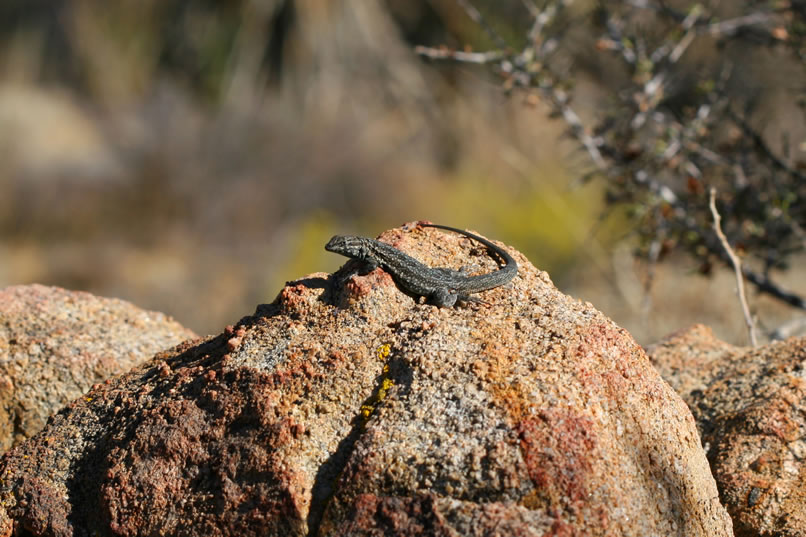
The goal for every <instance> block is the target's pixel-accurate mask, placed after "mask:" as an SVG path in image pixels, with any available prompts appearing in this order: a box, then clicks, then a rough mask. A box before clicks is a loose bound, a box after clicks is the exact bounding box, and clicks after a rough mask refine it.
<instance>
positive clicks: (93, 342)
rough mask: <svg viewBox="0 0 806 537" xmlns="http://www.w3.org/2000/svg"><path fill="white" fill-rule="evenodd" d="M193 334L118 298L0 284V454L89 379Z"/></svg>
mask: <svg viewBox="0 0 806 537" xmlns="http://www.w3.org/2000/svg"><path fill="white" fill-rule="evenodd" d="M193 337H196V335H195V334H194V333H193V332H191V331H190V330H188V329H186V328H184V327H182V326H181V325H180V324H179V323H177V322H176V321H174V320H173V319H171V318H170V317H168V316H166V315H164V314H162V313H156V312H153V311H145V310H142V309H140V308H138V307H136V306H134V305H132V304H130V303H128V302H124V301H123V300H117V299H113V298H101V297H97V296H93V295H91V294H89V293H82V292H77V291H67V290H65V289H60V288H58V287H46V286H43V285H18V286H13V287H7V288H5V289H0V452H3V451H6V450H7V449H9V448H10V447H12V446H13V445H15V444H17V443H19V442H21V441H23V440H25V439H26V438H28V437H30V436H32V435H33V434H35V433H37V432H38V431H39V430H40V429H42V427H44V425H45V422H46V421H47V419H48V417H50V415H51V414H53V413H54V412H56V411H57V410H59V409H60V408H62V407H63V406H64V405H66V404H67V403H69V402H70V401H72V400H73V399H75V398H76V397H79V396H80V395H81V394H83V393H84V392H86V391H87V390H89V389H90V387H91V386H92V385H93V384H96V383H98V382H102V381H104V380H106V379H107V378H109V377H111V376H113V375H117V374H120V373H123V372H125V371H128V370H129V369H131V368H132V367H133V366H135V365H136V364H138V363H141V362H144V361H145V360H147V359H148V358H151V357H152V356H153V355H154V354H155V353H156V352H158V351H161V350H163V349H167V348H168V347H173V346H174V345H176V344H178V343H180V342H182V341H184V340H186V339H190V338H193Z"/></svg>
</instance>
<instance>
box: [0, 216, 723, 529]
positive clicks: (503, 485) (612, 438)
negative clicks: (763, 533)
mask: <svg viewBox="0 0 806 537" xmlns="http://www.w3.org/2000/svg"><path fill="white" fill-rule="evenodd" d="M381 240H383V241H385V242H387V243H389V244H391V245H393V246H395V247H396V248H399V249H401V250H403V251H406V252H408V253H410V254H412V255H414V256H416V257H418V258H419V259H420V260H422V261H423V262H425V263H427V264H428V265H431V266H452V267H455V268H458V267H460V266H475V269H476V270H480V271H487V270H494V269H495V268H496V265H495V263H494V262H493V261H492V259H491V258H490V257H489V256H488V255H487V253H486V250H485V249H484V248H483V247H480V246H479V245H478V244H477V243H476V242H474V241H472V240H470V239H467V238H464V237H460V236H458V235H454V234H451V233H446V232H443V231H440V230H437V229H432V228H425V229H423V228H417V227H416V226H408V227H406V228H400V229H394V230H391V231H388V232H386V233H384V234H383V235H382V236H381ZM510 251H511V252H512V255H513V256H514V257H515V258H516V259H517V260H518V262H519V264H520V272H519V275H518V276H517V277H516V278H515V280H513V281H512V282H511V283H509V284H507V285H505V286H503V287H500V288H497V289H494V290H491V291H487V292H485V293H483V294H482V298H483V299H484V300H485V302H487V304H486V305H485V304H471V305H470V306H468V307H464V308H451V309H440V308H436V307H434V306H432V305H428V304H423V303H420V301H418V300H416V299H415V298H414V297H412V296H409V295H408V294H405V293H403V292H401V291H400V289H399V288H398V287H397V286H396V284H395V283H394V281H393V280H392V278H391V277H390V276H389V274H387V273H386V272H384V271H383V270H382V269H376V270H374V271H372V272H370V273H368V274H363V275H362V274H359V273H356V271H357V270H358V269H359V268H360V264H359V263H357V262H355V261H349V262H348V263H347V264H346V265H345V266H344V267H343V268H342V270H340V271H338V272H336V273H335V274H332V275H331V274H314V275H311V276H308V277H306V278H304V279H301V280H298V281H295V282H291V283H289V284H288V285H287V286H286V287H285V288H284V289H283V290H282V292H281V293H280V295H279V296H278V297H277V299H276V300H275V301H274V302H273V303H272V304H269V305H265V306H260V307H258V309H257V311H256V312H255V314H254V315H253V316H252V317H247V318H245V319H242V320H241V321H240V322H239V323H238V324H237V325H236V326H233V327H230V328H228V329H227V330H226V331H225V332H224V333H223V334H221V335H219V336H216V337H212V338H209V339H207V340H206V341H204V342H201V343H198V342H197V343H186V344H183V345H181V346H179V347H177V348H175V349H173V350H171V351H168V352H163V353H161V354H158V355H157V356H155V357H154V358H153V359H152V360H151V361H150V362H148V363H146V364H143V365H141V366H139V367H137V368H135V369H134V370H132V371H131V372H129V373H127V374H125V375H123V376H120V377H117V378H115V379H112V380H109V381H107V382H105V383H104V384H103V385H101V386H97V387H95V388H94V389H93V390H91V391H90V392H89V393H88V394H86V396H84V397H82V398H81V399H78V400H76V401H75V402H73V403H72V404H71V405H70V406H69V407H68V408H67V409H65V410H64V411H63V412H61V413H60V414H59V415H58V416H56V417H55V418H54V419H53V421H52V422H50V423H49V424H48V426H47V427H46V428H45V430H43V431H42V432H41V433H40V434H38V435H37V436H35V437H34V438H32V439H31V440H29V441H28V442H26V443H24V444H22V445H20V446H19V447H17V448H15V449H14V450H13V451H11V452H9V453H7V454H6V455H5V456H4V457H3V459H2V460H1V461H0V506H2V507H0V535H9V534H11V533H12V532H14V531H17V532H24V533H25V535H58V536H70V535H72V536H78V535H211V536H215V535H238V536H241V537H244V536H250V535H260V536H266V535H268V536H271V535H278V536H279V535H282V536H294V535H322V536H325V535H332V536H354V535H378V536H380V535H392V536H394V535H399V536H402V535H444V536H457V535H491V536H492V535H523V536H531V535H534V536H542V535H592V536H596V535H634V536H646V535H663V536H671V535H678V536H686V537H691V536H708V537H713V536H717V537H727V536H730V535H732V531H731V522H730V519H729V517H728V515H727V513H726V511H725V510H724V508H723V507H722V506H721V505H720V503H719V500H718V498H717V490H716V485H715V483H714V480H713V477H712V476H711V473H710V471H709V468H708V463H707V461H706V458H705V454H704V452H703V450H702V448H701V447H700V441H699V436H698V434H697V430H696V428H695V424H694V420H693V418H692V416H691V413H690V412H689V411H688V409H687V408H686V405H685V403H684V402H683V401H682V400H681V399H680V397H679V396H678V395H677V394H676V393H675V392H674V391H673V390H672V389H671V388H670V387H669V386H668V385H667V384H666V383H665V382H663V380H662V379H661V378H660V376H659V375H658V373H657V372H656V371H655V370H654V368H653V367H652V366H651V364H650V362H649V360H648V359H647V356H646V354H645V353H644V351H643V350H642V349H641V347H640V346H639V345H637V344H636V343H635V342H634V341H633V339H632V338H631V337H630V336H629V334H627V333H626V332H625V331H624V330H622V329H620V328H619V327H618V326H616V325H615V324H614V323H613V322H612V321H610V320H609V319H607V318H606V317H605V316H604V315H602V314H601V313H600V312H598V311H596V309H594V308H593V306H591V305H590V304H587V303H583V302H579V301H577V300H574V299H572V298H570V297H568V296H566V295H563V294H562V293H560V292H559V291H557V289H556V288H555V287H554V286H553V285H552V283H551V281H550V280H549V277H548V275H547V274H545V273H544V272H540V271H539V270H537V269H535V268H534V267H533V266H532V265H531V264H530V263H529V262H528V261H527V260H526V259H525V258H524V257H523V256H521V255H520V254H518V253H517V252H514V251H512V250H510Z"/></svg>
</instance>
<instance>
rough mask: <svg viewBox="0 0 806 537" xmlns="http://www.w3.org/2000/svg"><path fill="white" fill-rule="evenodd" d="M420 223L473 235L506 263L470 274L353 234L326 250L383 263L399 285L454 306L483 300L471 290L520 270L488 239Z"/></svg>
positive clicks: (504, 279)
mask: <svg viewBox="0 0 806 537" xmlns="http://www.w3.org/2000/svg"><path fill="white" fill-rule="evenodd" d="M420 226H421V227H434V228H439V229H446V230H448V231H453V232H455V233H460V234H462V235H464V236H466V237H470V238H471V239H473V240H475V241H478V242H480V243H481V244H483V245H484V246H486V247H487V248H488V249H489V250H490V251H491V252H492V253H493V254H495V255H496V256H497V257H499V258H500V259H501V260H502V261H504V263H505V264H504V266H503V267H501V268H499V269H498V270H496V271H495V272H489V273H487V274H479V275H477V276H467V275H465V274H464V273H463V272H462V271H459V270H453V269H449V268H441V267H436V268H432V267H428V266H426V265H423V264H422V263H420V262H419V261H417V260H416V259H414V258H413V257H411V256H409V255H406V254H404V253H403V252H401V251H400V250H398V249H397V248H393V247H392V246H389V245H388V244H386V243H383V242H380V241H377V240H375V239H368V238H365V237H355V236H352V235H337V236H335V237H333V238H332V239H330V241H329V242H328V243H327V245H325V250H327V251H329V252H334V253H337V254H341V255H343V256H346V257H350V258H353V259H358V260H360V261H363V262H364V263H366V264H367V266H368V268H369V270H374V269H375V268H376V267H379V266H380V267H383V269H384V270H386V271H387V272H389V273H390V274H391V275H392V277H393V278H394V279H395V281H396V282H397V283H398V285H400V286H401V287H403V288H404V289H406V290H407V291H409V292H410V293H413V294H415V295H418V296H424V297H426V298H428V300H429V301H431V303H433V304H435V305H437V306H439V307H451V306H454V305H456V304H457V303H461V302H471V301H475V302H479V300H478V299H476V298H473V297H471V296H470V294H471V293H478V292H480V291H486V290H488V289H493V288H495V287H499V286H501V285H504V284H505V283H508V282H509V281H510V280H512V278H514V277H515V274H517V273H518V264H517V263H516V262H515V260H514V259H512V256H510V255H509V254H508V253H507V252H506V251H505V250H504V249H503V248H501V247H499V246H496V245H495V244H493V243H492V242H490V241H488V240H487V239H484V238H482V237H479V236H478V235H474V234H473V233H469V232H467V231H464V230H462V229H457V228H453V227H448V226H441V225H437V224H420Z"/></svg>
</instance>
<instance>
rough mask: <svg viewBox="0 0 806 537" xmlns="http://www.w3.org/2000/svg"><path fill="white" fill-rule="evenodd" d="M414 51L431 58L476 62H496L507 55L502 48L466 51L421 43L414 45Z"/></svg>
mask: <svg viewBox="0 0 806 537" xmlns="http://www.w3.org/2000/svg"><path fill="white" fill-rule="evenodd" d="M414 52H415V53H417V54H419V55H420V56H425V57H426V58H429V59H431V60H451V61H455V62H464V63H475V64H485V63H494V62H498V61H501V60H503V59H504V58H506V57H507V54H506V53H504V52H501V51H500V50H491V51H488V52H465V51H463V50H451V49H448V48H433V47H424V46H421V45H418V46H416V47H414Z"/></svg>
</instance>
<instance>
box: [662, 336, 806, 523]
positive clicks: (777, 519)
mask: <svg viewBox="0 0 806 537" xmlns="http://www.w3.org/2000/svg"><path fill="white" fill-rule="evenodd" d="M648 352H649V354H650V356H651V357H652V360H653V362H654V363H655V364H656V366H657V368H658V370H659V371H660V372H661V374H662V375H663V376H664V378H666V379H667V380H668V381H669V383H670V384H671V385H672V386H674V387H675V388H676V389H677V390H678V391H679V393H680V394H681V395H682V396H683V398H684V399H685V400H686V402H687V403H688V404H689V406H690V407H691V410H692V412H693V413H694V416H695V418H696V420H697V425H698V427H699V429H700V431H701V433H702V440H703V445H704V446H705V448H706V450H707V454H708V458H709V460H710V462H711V467H712V469H713V473H714V477H715V478H716V480H717V485H718V487H719V492H720V496H721V498H722V502H723V504H724V505H725V507H726V508H727V509H728V511H729V512H730V514H731V517H732V518H733V524H734V528H735V531H736V535H740V536H748V537H749V536H759V537H760V536H767V535H780V536H796V535H797V536H806V464H804V457H806V338H791V339H788V340H786V341H781V342H776V343H771V344H769V345H764V346H761V347H758V348H755V349H752V348H742V347H734V346H732V345H729V344H727V343H725V342H722V341H720V340H719V339H717V338H716V337H714V335H713V333H712V332H711V330H710V329H709V328H707V327H705V326H702V325H696V326H693V327H691V328H689V329H688V330H685V331H682V332H679V333H677V334H673V335H672V336H670V337H669V338H667V339H666V340H664V341H662V342H660V343H658V344H657V345H654V346H652V347H650V348H649V349H648Z"/></svg>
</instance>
